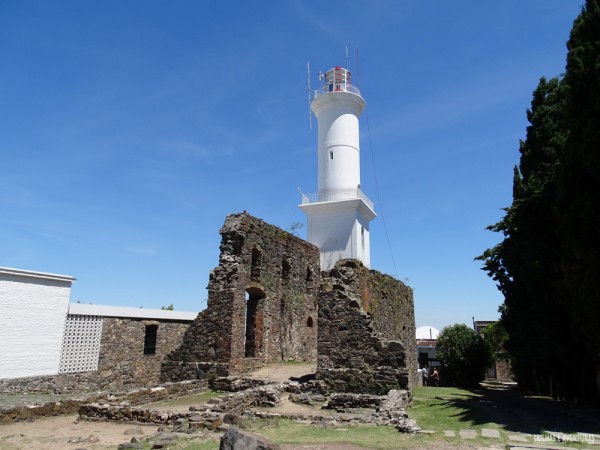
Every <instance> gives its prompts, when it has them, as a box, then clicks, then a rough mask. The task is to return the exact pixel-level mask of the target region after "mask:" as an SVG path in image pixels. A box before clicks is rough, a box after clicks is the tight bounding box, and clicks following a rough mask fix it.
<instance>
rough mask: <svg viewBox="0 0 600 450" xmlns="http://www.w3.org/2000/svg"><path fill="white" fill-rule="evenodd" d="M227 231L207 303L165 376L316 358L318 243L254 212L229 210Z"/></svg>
mask: <svg viewBox="0 0 600 450" xmlns="http://www.w3.org/2000/svg"><path fill="white" fill-rule="evenodd" d="M220 234H221V246H220V251H221V254H220V258H219V266H218V267H217V268H215V269H214V270H213V271H212V272H211V274H210V279H209V284H208V306H207V308H206V310H204V311H203V312H201V313H200V314H199V315H198V318H197V319H196V320H195V321H194V322H193V323H192V325H191V326H190V328H189V330H188V331H187V332H186V334H185V336H184V339H183V342H182V344H181V346H180V347H179V348H178V349H177V350H175V351H174V352H173V353H172V354H171V355H169V357H168V358H167V359H168V360H167V361H165V362H164V363H163V366H162V378H163V380H165V381H169V380H170V381H175V380H184V379H193V378H202V377H204V376H206V374H207V373H209V372H213V373H215V374H217V375H228V374H235V373H240V372H244V371H246V370H250V369H252V368H255V367H260V366H263V365H266V364H269V363H274V362H279V361H314V360H316V357H317V354H316V350H317V291H318V287H319V280H320V277H319V270H320V269H319V258H320V256H319V249H318V248H317V247H315V246H313V245H312V244H309V243H308V242H306V241H304V240H302V239H300V238H298V237H296V236H294V235H292V234H290V233H288V232H286V231H283V230H281V229H280V228H277V227H275V226H273V225H270V224H267V223H266V222H264V221H262V220H260V219H257V218H255V217H252V216H250V215H249V214H247V213H242V214H232V215H229V216H228V217H227V218H226V220H225V224H224V225H223V227H222V228H221V230H220Z"/></svg>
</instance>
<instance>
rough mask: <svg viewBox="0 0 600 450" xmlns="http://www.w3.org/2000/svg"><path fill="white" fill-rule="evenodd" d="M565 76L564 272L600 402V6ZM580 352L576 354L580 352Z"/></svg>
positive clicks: (583, 375)
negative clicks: (566, 133) (566, 132)
mask: <svg viewBox="0 0 600 450" xmlns="http://www.w3.org/2000/svg"><path fill="white" fill-rule="evenodd" d="M567 47H568V49H569V53H568V55H567V69H566V72H565V78H564V81H565V84H566V86H567V89H566V107H565V122H566V126H567V129H568V139H567V141H566V145H565V151H564V152H563V154H562V158H561V166H560V172H559V177H558V187H557V194H558V202H557V211H558V215H559V217H560V225H561V234H562V236H563V239H564V242H565V252H564V254H563V258H562V269H563V271H564V274H565V282H564V286H565V287H566V292H565V293H566V296H567V297H566V298H567V300H568V302H569V304H570V307H571V314H572V317H573V321H572V323H571V324H570V325H571V328H572V331H573V333H575V334H577V335H578V336H579V339H580V340H579V345H578V347H577V348H578V349H579V350H578V351H579V352H580V358H581V361H582V362H581V363H580V370H579V371H578V372H579V376H580V379H578V380H577V381H575V383H576V384H577V385H578V386H579V388H580V392H579V395H578V396H579V397H583V396H586V397H588V398H589V397H595V398H596V399H598V398H599V397H600V395H599V393H600V1H599V0H587V1H586V4H585V7H584V9H583V11H582V13H581V14H580V16H579V17H578V18H577V19H576V20H575V23H574V25H573V29H572V31H571V36H570V39H569V42H568V43H567ZM574 350H575V349H574Z"/></svg>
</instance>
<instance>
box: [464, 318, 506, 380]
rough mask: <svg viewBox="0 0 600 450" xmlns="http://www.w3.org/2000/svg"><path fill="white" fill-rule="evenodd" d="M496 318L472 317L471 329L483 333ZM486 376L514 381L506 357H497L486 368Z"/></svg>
mask: <svg viewBox="0 0 600 450" xmlns="http://www.w3.org/2000/svg"><path fill="white" fill-rule="evenodd" d="M496 322H497V320H475V319H473V329H474V330H475V332H476V333H477V334H481V335H484V334H485V327H487V326H488V325H491V324H493V323H496ZM486 378H487V379H488V380H489V381H501V382H508V381H514V380H513V375H512V372H511V367H510V361H509V360H508V358H505V359H498V360H496V362H495V364H494V365H493V366H492V367H490V368H489V369H488V373H487V376H486Z"/></svg>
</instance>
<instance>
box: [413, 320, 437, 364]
mask: <svg viewBox="0 0 600 450" xmlns="http://www.w3.org/2000/svg"><path fill="white" fill-rule="evenodd" d="M439 334H440V332H439V330H438V329H437V328H434V327H430V326H424V327H419V328H417V332H416V335H417V336H416V337H417V358H418V360H419V368H420V369H422V368H423V367H425V368H429V367H437V366H439V365H440V362H439V361H438V360H437V358H436V345H437V338H438V335H439Z"/></svg>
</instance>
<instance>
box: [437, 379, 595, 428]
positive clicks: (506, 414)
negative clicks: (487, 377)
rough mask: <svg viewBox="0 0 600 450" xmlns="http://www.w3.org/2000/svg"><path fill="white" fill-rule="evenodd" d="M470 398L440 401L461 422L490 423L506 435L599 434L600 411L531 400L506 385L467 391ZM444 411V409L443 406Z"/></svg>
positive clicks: (526, 395) (535, 399)
mask: <svg viewBox="0 0 600 450" xmlns="http://www.w3.org/2000/svg"><path fill="white" fill-rule="evenodd" d="M468 391H469V392H471V393H472V394H473V396H467V395H465V396H462V398H461V397H459V398H453V399H448V398H441V397H437V398H438V399H440V400H442V401H443V402H444V403H443V405H445V406H447V407H451V406H454V407H457V408H459V409H461V412H459V413H457V414H454V416H455V417H457V418H458V420H460V421H461V422H470V423H472V424H474V425H484V424H487V423H490V422H494V423H496V424H498V425H501V426H503V427H504V428H505V429H506V430H507V431H512V432H518V433H528V434H541V433H542V432H543V431H560V432H562V433H576V432H579V433H592V434H600V408H599V407H597V406H596V407H593V406H585V405H576V404H572V403H564V402H557V401H554V400H552V399H550V398H547V397H533V396H531V395H529V394H528V393H527V392H525V391H522V390H519V389H517V388H516V387H514V386H509V385H498V386H494V385H483V386H482V387H481V388H479V389H470V390H468ZM443 407H444V406H443Z"/></svg>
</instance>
